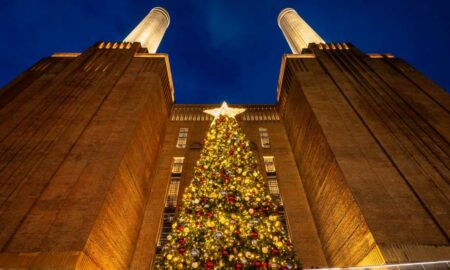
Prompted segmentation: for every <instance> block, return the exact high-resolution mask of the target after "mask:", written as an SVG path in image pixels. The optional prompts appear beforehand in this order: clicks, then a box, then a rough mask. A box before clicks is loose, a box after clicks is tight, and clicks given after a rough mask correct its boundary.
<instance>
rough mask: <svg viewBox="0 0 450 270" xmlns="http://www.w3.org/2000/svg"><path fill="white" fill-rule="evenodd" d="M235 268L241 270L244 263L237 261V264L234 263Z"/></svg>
mask: <svg viewBox="0 0 450 270" xmlns="http://www.w3.org/2000/svg"><path fill="white" fill-rule="evenodd" d="M234 269H236V270H241V269H242V263H236V264H235V265H234Z"/></svg>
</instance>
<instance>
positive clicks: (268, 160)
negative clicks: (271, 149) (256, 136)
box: [263, 156, 277, 175]
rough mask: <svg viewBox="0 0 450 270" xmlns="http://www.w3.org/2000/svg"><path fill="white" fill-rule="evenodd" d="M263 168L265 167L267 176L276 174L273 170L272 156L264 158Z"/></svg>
mask: <svg viewBox="0 0 450 270" xmlns="http://www.w3.org/2000/svg"><path fill="white" fill-rule="evenodd" d="M263 158H264V166H265V167H266V173H267V175H273V174H275V173H276V172H277V170H276V169H275V163H274V161H273V160H274V157H273V156H264V157H263Z"/></svg>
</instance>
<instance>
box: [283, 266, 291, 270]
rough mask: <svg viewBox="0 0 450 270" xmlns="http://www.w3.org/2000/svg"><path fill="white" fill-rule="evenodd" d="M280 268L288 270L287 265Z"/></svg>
mask: <svg viewBox="0 0 450 270" xmlns="http://www.w3.org/2000/svg"><path fill="white" fill-rule="evenodd" d="M281 269H282V270H289V268H287V266H283V267H282V268H281Z"/></svg>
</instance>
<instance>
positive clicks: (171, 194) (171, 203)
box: [166, 178, 180, 207]
mask: <svg viewBox="0 0 450 270" xmlns="http://www.w3.org/2000/svg"><path fill="white" fill-rule="evenodd" d="M179 188H180V178H172V179H170V185H169V191H168V192H167V200H166V207H176V206H177V199H178V189H179Z"/></svg>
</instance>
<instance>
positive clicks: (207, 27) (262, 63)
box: [0, 0, 450, 104]
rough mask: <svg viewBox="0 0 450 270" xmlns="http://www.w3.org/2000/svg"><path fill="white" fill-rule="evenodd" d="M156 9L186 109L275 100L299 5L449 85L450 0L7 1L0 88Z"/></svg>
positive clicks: (325, 24)
mask: <svg viewBox="0 0 450 270" xmlns="http://www.w3.org/2000/svg"><path fill="white" fill-rule="evenodd" d="M154 6H163V7H165V8H166V9H167V10H168V11H169V13H170V16H171V25H170V26H169V29H168V30H167V32H166V35H165V37H164V39H163V42H162V44H161V45H160V47H159V50H158V51H159V52H164V53H168V54H169V58H170V63H171V68H172V74H173V80H174V84H175V99H176V102H177V103H219V102H221V101H222V100H226V101H228V102H229V103H240V104H245V103H274V102H275V95H276V86H277V81H278V75H279V70H280V64H281V58H282V55H283V54H284V53H289V52H290V50H289V47H288V45H287V43H286V41H285V40H284V37H283V35H282V33H281V31H280V29H279V28H278V25H277V21H276V20H277V15H278V13H279V12H280V10H281V9H283V8H285V7H292V8H294V9H296V10H297V12H298V13H299V14H300V16H302V17H303V18H304V19H305V20H306V21H307V22H308V23H309V24H310V25H311V26H312V27H313V28H314V29H315V30H316V32H317V33H319V35H321V37H322V38H323V39H324V40H326V41H328V42H342V41H347V42H351V43H353V44H355V45H356V46H357V47H359V48H360V49H361V50H363V51H364V52H367V53H393V54H394V55H395V56H397V57H400V58H403V59H405V60H406V61H408V62H409V63H410V64H412V65H413V66H414V67H416V68H417V69H419V70H420V71H421V72H423V73H425V74H426V75H428V76H429V77H430V78H431V79H432V80H434V81H435V82H436V83H438V84H439V85H440V86H442V87H443V88H445V89H447V90H448V89H450V74H449V70H448V68H447V65H448V63H449V62H450V53H449V51H450V49H449V47H450V18H449V17H450V1H449V0H428V1H423V0H421V1H418V0H378V1H368V0H346V1H336V0H334V1H327V0H321V1H318V0H303V1H301V0H296V1H288V0H270V1H269V0H258V1H256V0H252V1H250V0H240V1H233V0H221V1H218V0H217V1H216V0H161V1H151V0H147V1H123V0H109V1H94V0H64V1H56V0H53V1H51V0H40V1H32V0H28V1H25V0H14V1H1V11H2V12H1V14H2V16H0V29H1V33H2V36H3V38H2V42H0V85H5V84H6V83H8V82H9V81H10V80H12V79H13V78H14V77H15V76H17V75H18V74H20V73H21V72H23V71H24V70H26V69H27V68H28V67H30V66H31V65H32V64H33V63H35V62H36V61H38V60H39V59H41V58H43V57H45V56H48V55H51V54H52V53H53V52H81V51H83V50H84V49H86V48H87V47H89V46H91V45H92V44H93V43H94V42H96V41H121V40H123V38H124V37H125V36H126V35H127V34H128V33H129V32H130V31H131V30H132V29H133V28H134V27H135V26H136V25H137V24H138V23H139V21H140V20H141V19H142V18H143V17H144V16H145V15H146V14H147V13H148V12H149V11H150V9H151V8H152V7H154Z"/></svg>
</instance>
